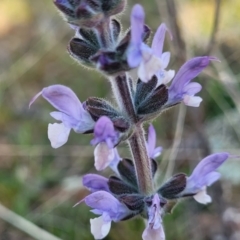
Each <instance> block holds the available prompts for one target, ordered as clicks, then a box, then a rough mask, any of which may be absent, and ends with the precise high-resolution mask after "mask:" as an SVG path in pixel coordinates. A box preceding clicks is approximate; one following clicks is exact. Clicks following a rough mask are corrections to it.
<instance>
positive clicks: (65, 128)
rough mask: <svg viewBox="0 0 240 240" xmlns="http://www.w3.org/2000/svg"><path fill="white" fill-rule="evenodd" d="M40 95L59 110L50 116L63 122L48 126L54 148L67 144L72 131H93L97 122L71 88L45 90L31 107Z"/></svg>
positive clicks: (57, 86) (52, 87) (54, 86)
mask: <svg viewBox="0 0 240 240" xmlns="http://www.w3.org/2000/svg"><path fill="white" fill-rule="evenodd" d="M40 95H42V97H43V98H45V99H46V100H47V101H48V102H49V103H50V104H51V105H52V106H53V107H55V108H56V109H57V110H58V112H51V113H50V115H51V116H52V117H53V118H54V119H56V120H58V121H61V122H62V123H60V124H59V123H54V124H51V123H50V124H49V125H48V138H49V140H50V142H51V145H52V147H53V148H59V147H61V146H62V145H64V144H65V143H66V142H67V140H68V136H69V134H70V131H71V129H73V130H74V131H75V132H77V133H84V132H87V131H90V130H92V129H93V127H94V124H95V122H94V121H93V120H92V118H91V116H90V114H89V113H88V112H87V111H85V110H84V108H83V106H82V104H81V102H80V101H79V99H78V98H77V96H76V94H75V93H74V92H73V91H72V90H71V89H70V88H68V87H66V86H63V85H52V86H49V87H46V88H43V90H42V91H41V92H39V93H38V94H37V95H35V96H34V98H33V99H32V100H31V102H30V104H29V107H30V106H31V105H32V104H33V102H34V101H35V100H36V99H37V98H38V97H39V96H40Z"/></svg>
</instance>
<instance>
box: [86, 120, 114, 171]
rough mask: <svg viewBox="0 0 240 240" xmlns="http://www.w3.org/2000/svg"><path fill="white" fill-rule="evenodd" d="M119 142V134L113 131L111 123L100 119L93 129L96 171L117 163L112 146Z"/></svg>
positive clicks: (92, 142)
mask: <svg viewBox="0 0 240 240" xmlns="http://www.w3.org/2000/svg"><path fill="white" fill-rule="evenodd" d="M118 142H119V133H118V132H117V131H115V129H114V125H113V123H112V121H111V120H110V119H109V118H108V117H106V116H103V117H100V118H99V120H98V121H97V122H96V124H95V127H94V139H93V140H92V141H91V144H92V145H96V144H97V146H96V148H95V150H94V158H95V167H96V169H97V170H98V171H101V170H103V169H105V168H106V167H107V166H108V165H109V164H110V163H111V162H113V161H114V160H116V161H117V159H116V158H117V156H116V154H117V152H116V150H115V149H114V146H115V145H116V144H117V143H118Z"/></svg>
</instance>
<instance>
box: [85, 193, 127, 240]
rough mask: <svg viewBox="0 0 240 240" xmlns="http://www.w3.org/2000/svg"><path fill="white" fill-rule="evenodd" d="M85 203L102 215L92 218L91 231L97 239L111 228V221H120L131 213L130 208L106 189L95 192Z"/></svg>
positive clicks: (101, 237) (94, 211)
mask: <svg viewBox="0 0 240 240" xmlns="http://www.w3.org/2000/svg"><path fill="white" fill-rule="evenodd" d="M84 201H85V203H86V204H87V205H88V206H89V207H91V208H93V210H92V212H93V213H95V214H97V215H101V216H100V217H98V218H94V219H90V223H91V233H92V234H93V236H94V238H95V239H103V238H104V237H106V236H107V234H108V233H109V231H110V228H111V222H112V221H114V222H118V221H121V220H122V219H124V218H125V217H126V216H128V215H129V213H130V210H129V209H128V208H127V207H126V206H125V205H124V204H122V203H120V202H119V201H118V200H117V199H116V198H115V197H114V196H112V195H111V194H110V193H108V192H106V191H97V192H94V193H92V194H90V195H88V196H87V197H85V199H84Z"/></svg>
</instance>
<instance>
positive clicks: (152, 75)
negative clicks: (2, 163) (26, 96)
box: [30, 0, 229, 240]
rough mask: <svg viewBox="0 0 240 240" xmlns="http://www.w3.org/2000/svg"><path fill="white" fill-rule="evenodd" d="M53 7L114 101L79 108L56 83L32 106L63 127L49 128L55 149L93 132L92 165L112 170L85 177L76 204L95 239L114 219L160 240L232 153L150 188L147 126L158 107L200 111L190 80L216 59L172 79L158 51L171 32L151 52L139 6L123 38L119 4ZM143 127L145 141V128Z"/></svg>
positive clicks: (72, 0) (166, 57)
mask: <svg viewBox="0 0 240 240" xmlns="http://www.w3.org/2000/svg"><path fill="white" fill-rule="evenodd" d="M55 5H56V6H57V7H58V9H59V10H60V11H61V12H62V13H63V15H64V17H65V19H66V20H67V22H68V23H69V24H70V26H71V27H73V29H74V30H75V32H76V34H75V37H74V38H73V39H72V40H71V41H70V43H69V46H68V50H69V53H70V55H71V56H72V57H74V58H75V59H76V60H78V61H79V63H80V64H83V65H85V66H87V67H91V68H95V69H97V70H99V71H100V72H101V73H103V74H104V75H105V76H106V77H108V79H109V80H110V83H111V84H112V89H113V93H114V96H115V99H116V103H115V104H112V103H110V102H109V101H107V100H105V99H102V98H98V97H89V98H88V99H86V100H85V101H84V102H83V103H81V102H80V100H79V99H78V97H77V96H76V94H75V93H74V92H73V91H72V90H71V89H70V88H68V87H66V86H62V85H53V86H49V87H46V88H43V90H42V91H41V92H40V93H38V94H37V95H36V96H35V97H34V98H33V99H32V100H31V102H30V106H31V105H32V103H33V102H34V101H35V100H36V99H37V98H38V97H39V96H42V97H43V98H44V99H46V100H47V101H48V102H49V103H50V104H51V105H52V106H53V107H54V108H56V109H57V111H54V112H51V113H50V115H51V116H52V117H53V118H54V119H55V120H56V121H59V122H60V123H54V124H51V123H50V124H49V126H48V138H49V140H50V142H51V145H52V147H53V148H59V147H61V146H62V145H64V144H65V143H66V142H67V140H68V137H69V134H70V132H71V130H74V131H75V132H76V133H84V134H86V133H88V134H93V139H92V140H91V142H90V144H91V145H93V146H95V149H94V159H95V168H96V169H97V170H98V171H102V170H103V169H105V168H107V167H110V168H111V169H112V171H113V173H114V175H113V176H110V177H109V178H105V177H103V176H100V175H97V174H86V175H85V176H84V177H83V185H84V186H85V187H86V188H87V189H89V191H90V192H91V193H90V194H89V195H88V196H86V197H85V198H84V199H83V200H81V201H80V202H79V203H82V202H85V204H86V205H87V206H89V207H90V208H92V210H91V211H92V212H93V213H94V214H96V215H98V216H99V217H97V218H94V219H91V220H90V224H91V232H92V234H93V236H94V238H95V239H103V238H104V237H105V236H106V235H107V234H108V233H109V231H110V227H111V222H112V221H114V222H118V221H123V220H128V219H130V218H133V217H135V216H137V215H140V216H142V217H143V218H145V219H147V221H148V224H147V226H146V228H145V230H144V232H143V234H142V238H143V239H144V240H164V239H165V233H164V229H163V224H162V218H163V217H164V215H165V214H167V213H170V212H171V210H172V207H173V206H174V205H176V204H177V200H178V199H182V198H186V197H193V198H194V199H195V200H196V201H198V202H199V203H202V204H207V203H209V202H211V197H210V196H209V195H207V192H206V188H207V187H208V186H210V185H212V184H213V183H214V182H215V181H217V180H218V179H219V178H220V174H219V173H218V172H217V171H216V170H217V169H218V168H219V167H220V166H221V165H222V164H223V163H224V162H225V161H226V160H227V159H228V158H229V153H225V152H222V153H216V154H212V155H210V156H207V157H206V158H204V159H203V160H202V161H201V162H200V163H199V164H198V165H197V166H196V168H195V169H194V171H193V172H192V174H191V175H190V176H187V175H186V174H184V173H178V174H176V175H174V176H172V177H171V178H170V179H169V180H168V181H166V182H165V183H162V184H161V185H160V186H155V184H154V176H155V173H156V171H157V169H158V164H157V161H156V158H157V157H158V156H159V155H160V154H161V152H162V148H161V147H159V146H158V147H157V146H156V132H155V129H154V127H153V125H152V124H151V121H152V120H153V119H155V118H156V117H158V116H159V115H160V114H161V112H162V111H163V110H165V109H167V108H170V107H172V106H174V105H177V104H180V103H182V102H183V103H184V104H185V105H188V106H193V107H198V106H199V104H200V102H201V101H202V99H201V98H200V97H198V96H195V94H197V93H198V92H199V91H200V90H201V88H202V87H201V85H200V84H199V83H196V82H191V81H192V80H193V79H194V78H195V77H197V76H198V75H199V74H200V73H201V72H202V71H203V70H204V69H205V68H206V67H207V66H208V65H209V63H210V62H211V61H213V60H217V59H216V58H215V57H211V56H201V57H195V58H192V59H190V60H188V61H187V62H186V63H185V64H183V66H182V67H181V68H180V69H179V71H178V72H177V73H176V75H175V71H174V70H166V69H167V67H168V64H169V61H170V53H169V52H163V46H164V39H165V35H166V33H169V35H170V38H172V36H171V33H170V31H169V29H168V28H167V27H166V25H165V24H161V25H160V26H159V28H158V29H157V31H156V33H155V35H154V38H153V41H152V46H151V47H149V46H148V45H147V44H146V43H145V42H146V40H147V38H148V37H149V34H150V29H149V28H148V27H147V26H146V25H145V24H144V18H145V14H144V10H143V8H142V6H140V5H135V6H134V7H133V9H132V14H131V28H130V30H129V31H128V32H126V33H125V34H123V33H122V28H121V24H120V23H119V22H118V20H116V19H115V15H116V14H118V13H120V12H121V11H122V10H123V9H124V6H125V1H124V0H56V1H55ZM136 68H137V70H138V79H132V78H131V77H130V74H129V71H131V69H136ZM171 81H172V82H171ZM170 82H171V83H170ZM146 123H147V124H149V129H148V137H147V139H145V133H144V130H143V124H146ZM124 141H125V142H127V143H128V144H129V147H130V150H131V153H132V159H127V158H124V157H120V156H119V154H118V150H117V147H118V145H119V144H121V142H124ZM79 203H77V204H76V205H78V204H79Z"/></svg>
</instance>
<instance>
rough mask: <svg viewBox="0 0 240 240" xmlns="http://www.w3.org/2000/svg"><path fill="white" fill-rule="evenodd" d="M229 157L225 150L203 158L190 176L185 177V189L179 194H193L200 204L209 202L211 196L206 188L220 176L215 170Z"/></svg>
mask: <svg viewBox="0 0 240 240" xmlns="http://www.w3.org/2000/svg"><path fill="white" fill-rule="evenodd" d="M228 157H229V154H228V153H226V152H223V153H215V154H212V155H210V156H208V157H206V158H204V159H203V160H202V161H201V162H200V163H199V164H198V165H197V166H196V168H195V169H194V171H193V173H192V174H191V176H190V177H188V178H187V185H186V188H185V190H184V191H183V192H182V193H181V194H180V195H181V196H184V195H185V196H188V195H194V196H193V197H194V199H195V200H196V201H198V202H200V203H202V204H207V203H210V202H211V197H210V196H209V195H207V193H206V188H207V187H208V186H211V185H212V184H213V183H214V182H216V181H217V180H218V179H219V178H220V173H218V172H216V170H217V168H219V167H220V166H221V165H222V164H223V163H224V162H225V161H226V160H227V159H228Z"/></svg>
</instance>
